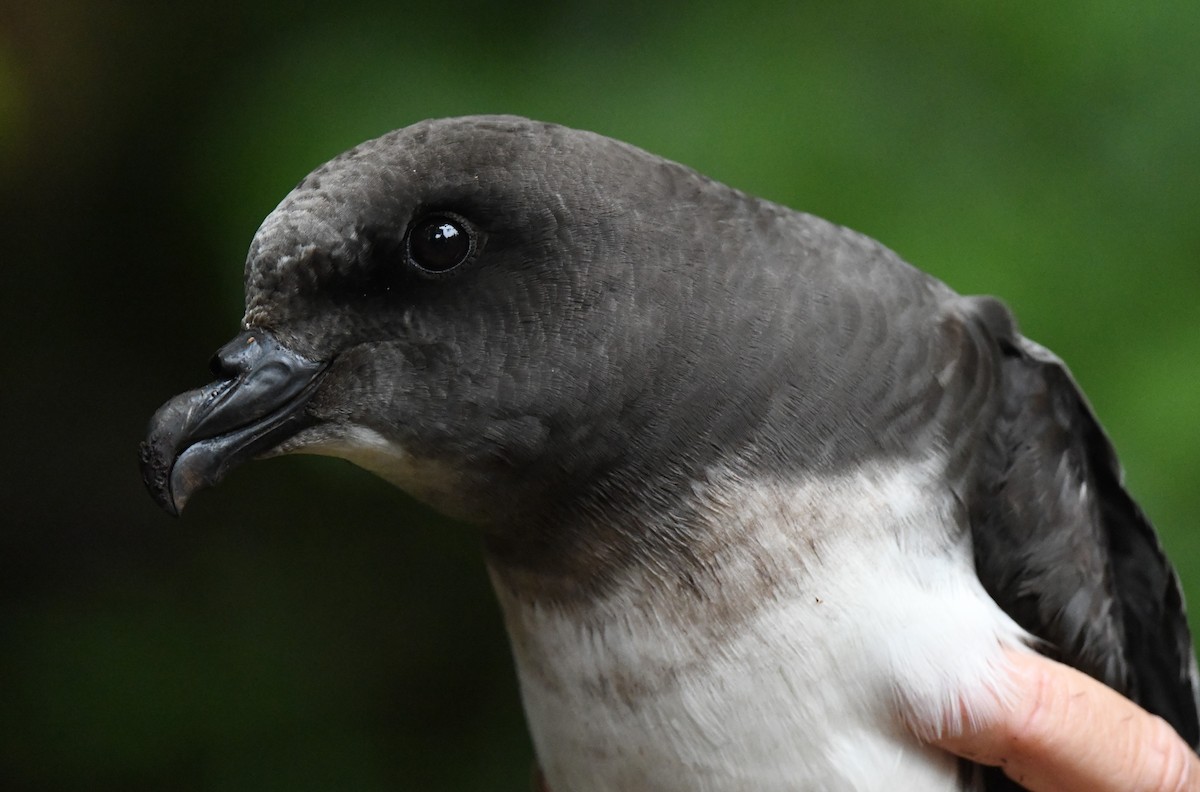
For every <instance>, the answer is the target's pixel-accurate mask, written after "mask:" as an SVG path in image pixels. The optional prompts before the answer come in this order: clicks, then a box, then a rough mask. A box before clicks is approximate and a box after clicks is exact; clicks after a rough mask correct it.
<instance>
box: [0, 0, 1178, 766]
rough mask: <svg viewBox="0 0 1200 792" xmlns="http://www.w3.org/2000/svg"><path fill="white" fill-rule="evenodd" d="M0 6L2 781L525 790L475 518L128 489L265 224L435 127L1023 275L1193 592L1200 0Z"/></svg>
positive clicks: (972, 288)
mask: <svg viewBox="0 0 1200 792" xmlns="http://www.w3.org/2000/svg"><path fill="white" fill-rule="evenodd" d="M0 23H2V25H0V197H2V200H3V212H2V218H3V219H2V220H0V223H3V237H2V239H3V242H2V244H3V247H2V248H0V251H2V252H0V257H2V260H3V273H4V275H3V278H4V279H3V286H2V287H0V300H2V303H0V306H2V308H3V314H2V315H3V322H4V328H3V342H4V350H5V354H4V368H3V371H4V378H3V385H2V386H0V400H2V401H0V405H2V407H3V411H2V415H3V428H4V429H3V430H4V440H5V446H6V448H7V449H8V451H7V453H6V454H5V455H4V471H3V472H4V475H3V476H2V477H0V487H2V488H3V490H2V496H3V506H4V518H3V528H2V529H0V788H3V789H6V790H81V789H87V790H118V789H119V790H142V789H146V790H150V789H154V790H275V789H278V790H330V789H355V790H375V789H379V790H384V789H389V790H395V789H421V790H493V789H514V790H515V789H524V788H526V783H527V778H528V774H529V765H530V748H529V745H528V740H527V738H526V736H525V732H524V727H523V724H522V719H521V714H520V708H519V704H518V701H517V694H516V690H515V683H514V678H513V673H512V671H511V669H510V664H509V658H508V650H507V647H506V645H505V641H504V636H503V632H502V628H501V625H500V622H499V617H498V613H497V610H496V608H495V606H494V605H493V603H492V600H491V597H490V592H489V591H488V587H487V582H486V578H485V574H484V569H483V564H482V560H481V557H480V554H479V551H478V542H477V539H476V537H475V536H474V535H472V534H471V532H470V531H468V530H465V529H463V528H460V527H457V526H454V525H452V524H449V523H446V522H444V521H442V520H440V519H438V518H436V517H435V516H434V515H432V514H431V513H429V512H428V511H427V510H425V509H423V508H421V507H419V506H416V505H414V504H413V503H412V502H411V501H410V500H408V499H407V498H406V497H405V496H404V495H402V494H400V493H399V492H397V491H395V490H393V489H391V488H390V487H388V486H387V485H385V484H384V483H382V482H380V481H377V480H376V479H374V478H372V477H371V476H369V475H368V474H366V473H363V472H360V471H357V470H355V469H354V468H352V467H350V466H349V465H346V464H343V463H340V462H338V461H335V460H329V459H303V458H297V459H284V460H276V461H271V462H267V463H258V464H253V465H250V466H248V467H245V468H242V469H240V470H239V471H237V472H236V473H235V474H234V475H233V476H232V478H231V479H230V480H229V481H228V482H226V484H224V485H223V486H222V487H221V488H220V489H219V490H217V491H215V492H211V493H205V494H204V495H201V496H200V497H198V498H197V499H196V500H195V502H194V503H193V504H192V505H191V506H190V507H189V511H188V514H187V516H186V517H184V518H183V519H181V520H179V521H173V520H171V519H170V518H168V517H167V516H165V515H164V514H162V513H160V512H159V511H158V510H157V509H156V508H155V506H154V504H153V503H152V502H151V500H150V498H149V497H147V496H146V494H145V493H144V492H143V489H142V485H141V482H140V480H139V477H138V472H137V464H136V446H137V442H138V441H139V440H140V438H141V436H142V432H143V428H144V426H145V422H146V420H147V419H148V418H149V416H150V414H151V412H152V411H153V410H154V409H155V408H156V407H157V406H158V405H159V404H160V403H161V402H162V401H163V400H165V399H166V398H167V397H169V396H171V395H173V394H175V393H177V392H179V391H181V390H184V389H187V388H191V387H195V386H197V385H199V384H201V383H203V382H205V381H207V379H208V372H207V370H206V367H205V364H206V361H207V359H208V357H209V355H210V354H211V353H212V352H213V351H214V350H215V349H216V348H217V347H218V346H219V345H220V344H222V343H223V342H224V341H225V340H226V339H227V338H228V337H230V336H232V335H233V333H234V332H235V331H236V328H237V322H238V319H239V317H240V315H241V271H242V261H243V258H244V255H245V250H246V247H247V245H248V243H249V241H250V238H251V236H252V234H253V233H254V230H255V228H256V227H257V224H258V223H259V221H260V220H261V219H262V218H263V216H265V215H266V213H267V212H268V211H270V209H271V208H272V207H273V206H274V205H275V203H276V202H277V201H278V200H279V199H280V198H281V197H282V196H283V195H284V194H285V193H286V192H287V191H288V190H289V189H290V188H291V187H292V185H294V184H295V183H296V182H297V181H298V180H299V179H300V178H301V177H302V176H303V175H304V174H305V173H306V172H307V171H308V170H310V169H311V168H312V167H314V166H316V165H317V164H319V163H321V162H322V161H324V160H325V159H327V158H329V157H330V156H332V155H334V154H336V153H338V152H339V151H341V150H343V149H345V148H348V147H350V146H351V145H353V144H355V143H357V142H359V141H361V140H363V139H366V138H369V137H373V136H376V135H378V134H381V133H383V132H385V131H387V130H389V129H392V128H395V127H399V126H403V125H406V124H409V123H411V122H413V121H416V120H419V119H421V118H425V117H430V116H443V115H453V114H462V113H478V112H512V113H519V114H524V115H530V116H534V117H538V118H542V119H545V120H552V121H558V122H561V123H565V124H569V125H572V126H579V127H586V128H589V129H593V130H596V131H598V132H602V133H604V134H608V135H612V136H614V137H618V138H622V139H625V140H628V141H630V142H633V143H635V144H637V145H640V146H642V147H644V148H647V149H650V150H651V151H654V152H657V153H660V154H663V155H665V156H667V157H670V158H673V159H677V160H680V161H682V162H685V163H687V164H689V165H692V166H694V167H696V168H698V169H700V170H701V171H704V172H706V173H708V174H710V175H712V176H715V177H716V178H718V179H721V180H723V181H726V182H728V183H730V184H733V185H735V186H738V187H741V188H744V189H746V190H749V191H751V192H755V193H758V194H761V195H764V196H766V197H769V198H772V199H775V200H778V201H781V202H784V203H787V204H789V205H791V206H794V207H797V208H802V209H805V210H808V211H812V212H814V213H816V214H819V215H822V216H825V217H828V218H830V219H832V220H834V221H836V222H839V223H843V224H846V225H849V226H851V227H854V228H856V229H858V230H861V231H864V232H866V233H868V234H870V235H872V236H874V237H876V238H878V239H880V240H882V241H883V242H885V243H886V244H888V245H889V246H891V247H893V248H894V249H896V250H897V251H899V252H900V253H901V255H903V256H904V257H905V258H907V259H908V260H910V261H912V262H913V263H915V264H917V265H918V266H920V267H922V268H925V269H927V270H929V271H931V272H933V273H935V274H936V275H938V276H939V277H941V278H943V279H944V280H946V281H948V282H949V283H950V284H951V285H952V286H954V287H955V288H957V289H959V290H960V291H964V292H987V293H994V294H998V295H1001V296H1002V297H1004V298H1005V299H1006V300H1007V301H1008V302H1009V303H1010V304H1011V305H1012V306H1013V307H1014V308H1015V309H1016V312H1017V314H1018V316H1019V317H1020V318H1021V320H1022V323H1023V328H1024V330H1025V331H1026V333H1027V334H1028V335H1030V336H1032V337H1033V338H1036V339H1038V340H1040V341H1041V342H1043V343H1045V344H1046V345H1048V346H1050V347H1051V348H1053V349H1055V350H1056V351H1057V352H1058V353H1060V354H1061V355H1062V356H1063V357H1064V358H1065V359H1066V360H1067V361H1068V362H1070V363H1071V365H1072V367H1073V369H1074V371H1075V373H1076V375H1077V377H1078V379H1079V380H1080V382H1081V383H1082V385H1083V386H1084V388H1085V390H1086V391H1087V392H1088V394H1089V395H1090V397H1091V399H1092V401H1093V403H1094V405H1095V407H1096V409H1097V411H1098V412H1099V414H1100V416H1101V417H1102V419H1103V420H1104V422H1105V424H1106V425H1107V427H1108V429H1109V430H1110V432H1111V434H1112V436H1113V438H1114V440H1115V442H1116V445H1117V447H1118V449H1119V450H1120V452H1121V453H1122V457H1123V460H1124V462H1125V465H1126V467H1127V469H1128V476H1129V481H1130V483H1131V486H1132V489H1133V490H1134V492H1135V494H1136V495H1137V496H1138V497H1139V499H1140V500H1141V502H1142V503H1143V505H1144V506H1145V508H1146V509H1147V511H1148V512H1149V514H1150V515H1151V517H1152V519H1154V520H1155V522H1156V523H1157V525H1158V526H1159V528H1160V530H1161V532H1162V535H1163V540H1164V542H1165V544H1166V545H1167V547H1168V550H1169V552H1170V554H1171V555H1172V557H1173V558H1174V559H1175V561H1176V563H1177V564H1178V566H1179V568H1180V571H1181V574H1182V576H1183V578H1184V582H1185V587H1186V588H1187V590H1188V594H1190V596H1191V599H1192V600H1193V601H1195V602H1197V603H1200V530H1197V528H1196V526H1195V520H1194V516H1193V515H1195V514H1196V513H1197V511H1200V487H1198V486H1197V484H1198V481H1200V475H1198V474H1200V316H1198V314H1197V307H1198V300H1197V298H1198V295H1200V291H1198V287H1200V217H1198V215H1200V212H1198V211H1197V210H1198V209H1200V181H1198V180H1197V174H1198V173H1200V6H1197V5H1196V3H1195V0H1175V1H1173V2H1172V1H1170V0H1168V1H1166V2H1157V1H1156V0H1150V2H1146V3H1118V2H1099V1H1089V2H1083V1H1079V0H1074V1H1072V0H1059V2H1055V3H1040V4H1033V3H1020V4H1018V3H1008V2H976V3H961V2H900V1H898V0H874V1H873V2H860V3H832V2H830V3H804V2H775V3H754V2H749V3H739V4H736V5H733V4H730V5H725V4H717V3H702V4H690V5H681V4H671V3H659V4H654V3H646V2H624V3H615V4H601V3H591V2H566V3H548V2H538V1H536V0H533V1H530V0H525V1H523V2H520V3H513V4H510V5H505V4H498V3H484V2H481V1H480V0H460V2H457V3H453V4H437V3H414V4H409V3H403V2H381V1H379V0H342V2H339V3H336V4H316V3H306V4H290V3H283V2H270V1H269V0H268V1H266V2H263V1H260V2H249V3H247V2H232V0H209V1H208V2H204V3H198V2H181V3H158V2H124V3H115V2H95V1H94V0H92V1H85V0H59V1H57V2H43V3H32V2H19V0H6V3H5V5H4V6H3V7H2V8H0ZM1193 624H1197V622H1196V621H1195V619H1193Z"/></svg>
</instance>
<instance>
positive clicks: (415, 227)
mask: <svg viewBox="0 0 1200 792" xmlns="http://www.w3.org/2000/svg"><path fill="white" fill-rule="evenodd" d="M405 245H406V250H407V252H408V260H409V261H410V262H412V264H413V266H415V267H417V268H418V269H422V270H425V271H426V272H433V273H440V272H448V271H450V270H452V269H454V268H455V267H457V266H458V265H459V264H462V263H463V262H464V261H466V260H467V259H468V258H470V256H471V253H473V252H474V251H475V235H474V231H473V230H472V228H471V226H470V224H469V223H467V221H466V220H463V219H462V218H461V217H458V216H456V215H452V214H447V213H437V214H431V215H426V216H425V217H422V218H420V219H419V220H417V221H416V222H415V223H413V224H412V226H411V227H410V228H409V230H408V236H407V237H406V242H405Z"/></svg>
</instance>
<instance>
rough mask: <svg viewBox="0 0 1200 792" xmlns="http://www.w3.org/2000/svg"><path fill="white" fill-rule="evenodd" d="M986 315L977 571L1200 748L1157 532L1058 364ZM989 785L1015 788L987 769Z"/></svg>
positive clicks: (1070, 654) (975, 514) (1030, 623)
mask: <svg viewBox="0 0 1200 792" xmlns="http://www.w3.org/2000/svg"><path fill="white" fill-rule="evenodd" d="M993 305H994V304H993ZM989 310H993V309H989ZM987 324H989V325H991V327H989V330H990V331H991V333H992V335H993V336H994V337H995V341H996V343H997V351H998V353H999V355H1000V365H999V369H1000V383H999V386H1000V389H1001V394H1000V398H999V404H998V413H997V415H996V418H995V421H994V424H993V426H992V431H991V433H990V436H989V438H988V442H987V443H986V450H985V452H984V457H983V459H982V460H980V461H981V465H980V468H979V469H978V474H977V477H976V485H975V487H974V490H973V492H972V494H971V498H970V515H971V527H972V534H973V539H974V543H975V563H976V568H977V570H978V573H979V578H980V580H981V581H982V582H983V584H984V586H985V587H986V588H987V590H988V592H989V593H990V594H991V596H992V597H993V598H994V599H995V600H996V602H997V603H998V604H999V605H1000V606H1001V607H1002V608H1003V609H1004V610H1005V611H1006V612H1007V613H1009V614H1010V615H1011V616H1012V617H1013V618H1014V619H1015V620H1016V621H1017V622H1018V623H1020V624H1021V626H1022V627H1024V628H1025V629H1026V630H1028V631H1029V632H1031V633H1033V634H1034V635H1036V636H1038V637H1039V638H1041V639H1043V640H1044V641H1045V645H1044V646H1042V647H1040V648H1041V650H1042V651H1043V652H1045V653H1046V654H1047V655H1050V656H1052V657H1054V658H1055V659H1057V660H1060V661H1062V662H1064V663H1067V664H1069V665H1072V666H1075V667H1077V668H1079V669H1081V670H1082V671H1084V672H1086V673H1088V674H1090V675H1091V676H1093V677H1095V678H1096V679H1099V680H1101V681H1103V682H1104V683H1106V684H1107V685H1109V686H1110V687H1113V688H1115V689H1116V690H1118V691H1120V692H1122V693H1124V694H1125V695H1126V696H1128V697H1130V698H1132V699H1133V700H1134V701H1136V702H1138V703H1139V704H1140V705H1142V706H1143V707H1145V708H1146V709H1147V710H1149V711H1151V712H1153V713H1156V714H1158V715H1160V716H1162V717H1163V718H1164V719H1165V720H1166V721H1168V722H1169V723H1170V724H1171V725H1172V726H1173V727H1174V728H1175V729H1176V731H1178V732H1179V734H1180V735H1182V736H1183V738H1184V739H1185V740H1186V741H1187V742H1188V743H1189V744H1190V745H1191V746H1192V747H1193V748H1197V749H1198V750H1200V715H1198V710H1200V695H1198V694H1200V682H1198V680H1197V673H1196V660H1195V656H1194V653H1193V647H1192V641H1191V636H1190V634H1189V632H1188V626H1187V622H1186V619H1185V616H1184V607H1183V596H1182V593H1181V590H1180V584H1179V579H1178V577H1177V576H1176V574H1175V571H1174V569H1173V568H1172V567H1171V564H1170V562H1169V561H1168V560H1167V558H1166V556H1165V555H1164V554H1163V550H1162V546H1161V545H1160V544H1159V541H1158V537H1157V535H1156V534H1155V532H1154V528H1153V527H1152V526H1151V525H1150V521H1149V520H1148V519H1147V518H1146V516H1145V514H1143V513H1142V510H1141V509H1140V508H1139V507H1138V505H1137V504H1136V503H1135V502H1134V501H1133V499H1132V498H1131V497H1130V496H1129V493H1128V492H1126V490H1125V488H1124V486H1123V483H1122V472H1121V468H1120V464H1119V463H1118V461H1117V458H1116V454H1115V453H1114V451H1113V448H1112V444H1111V443H1110V442H1109V440H1108V438H1107V436H1106V435H1105V434H1104V430H1103V429H1102V428H1101V427H1100V424H1099V422H1098V421H1097V420H1096V417H1095V415H1094V414H1093V413H1092V410H1091V408H1090V407H1089V405H1088V403H1087V401H1086V399H1085V398H1084V396H1083V394H1082V393H1081V392H1080V390H1079V387H1078V386H1077V385H1076V384H1075V382H1074V380H1073V379H1072V377H1071V374H1070V372H1069V371H1068V370H1067V367H1066V366H1065V365H1064V364H1063V362H1062V361H1061V360H1059V359H1058V358H1057V357H1056V356H1055V355H1054V354H1052V353H1051V352H1049V351H1048V350H1046V349H1044V348H1043V347H1041V346H1039V345H1037V344H1035V343H1033V342H1031V341H1029V340H1028V339H1026V338H1023V337H1021V336H1020V335H1018V334H1017V333H1016V332H1015V331H1012V330H1011V329H1007V328H1004V327H1002V326H1001V327H999V328H998V325H1004V324H1007V323H991V322H988V323H987ZM1001 782H1003V783H1001ZM986 788H987V789H989V790H1001V789H1011V788H1014V787H1013V786H1012V785H1011V782H1007V781H1006V780H1003V779H1000V778H999V773H996V774H995V776H992V774H991V773H989V780H988V783H987V785H986Z"/></svg>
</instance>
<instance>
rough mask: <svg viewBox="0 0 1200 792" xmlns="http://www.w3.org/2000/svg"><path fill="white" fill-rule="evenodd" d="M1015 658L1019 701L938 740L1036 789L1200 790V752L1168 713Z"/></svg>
mask: <svg viewBox="0 0 1200 792" xmlns="http://www.w3.org/2000/svg"><path fill="white" fill-rule="evenodd" d="M1011 660H1012V667H1013V681H1014V686H1013V689H1014V692H1015V693H1016V695H1017V698H1016V700H1015V701H1014V703H1013V706H1011V707H1010V708H1008V709H1007V710H1006V712H1005V713H1004V714H1003V715H1002V716H1001V717H1000V719H999V720H997V721H996V722H993V723H988V724H983V725H982V726H981V727H979V728H975V729H971V730H969V731H968V732H967V733H965V734H962V735H957V736H952V737H943V738H940V739H937V740H935V741H934V744H935V745H938V746H940V747H942V748H944V749H946V750H948V751H951V752H952V753H956V754H958V755H959V756H963V757H966V758H968V759H971V760H973V761H976V762H980V763H981V764H988V765H996V766H999V767H1001V768H1003V770H1004V772H1005V774H1007V775H1008V777H1009V778H1012V779H1013V780H1014V781H1016V782H1017V783H1019V784H1021V785H1022V786H1024V787H1025V788H1027V789H1029V790H1031V791H1032V792H1200V758H1198V757H1197V756H1196V754H1195V753H1194V752H1193V751H1192V750H1191V749H1190V748H1189V747H1188V746H1187V744H1186V743H1185V742H1184V741H1183V739H1182V738H1180V737H1179V735H1177V734H1176V733H1175V731H1174V729H1172V728H1171V727H1170V726H1169V725H1168V724H1167V723H1166V721H1164V720H1163V719H1162V718H1159V717H1157V716H1155V715H1151V714H1150V713H1148V712H1146V711H1145V710H1144V709H1142V708H1141V707H1139V706H1137V705H1136V704H1134V703H1133V702H1131V701H1129V700H1128V699H1126V698H1124V697H1123V696H1121V695H1120V694H1118V693H1116V692H1115V691H1113V690H1112V689H1110V688H1108V687H1105V686H1104V685H1102V684H1100V683H1099V682H1097V681H1095V680H1094V679H1092V678H1091V677H1088V676H1087V675H1085V674H1083V673H1081V672H1079V671H1077V670H1075V669H1073V668H1069V667H1068V666H1065V665H1062V664H1061V663H1056V662H1054V661H1052V660H1048V659H1046V658H1044V657H1041V656H1040V655H1033V654H1029V653H1016V652H1013V653H1011Z"/></svg>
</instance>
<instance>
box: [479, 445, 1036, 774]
mask: <svg viewBox="0 0 1200 792" xmlns="http://www.w3.org/2000/svg"><path fill="white" fill-rule="evenodd" d="M945 480H946V477H945V471H944V467H943V462H942V460H928V461H922V460H912V461H911V462H910V463H908V464H903V465H895V464H890V463H888V464H879V465H867V466H864V467H863V468H862V469H861V470H859V471H856V472H855V473H852V474H846V475H844V476H836V477H814V478H813V479H812V480H809V481H803V482H796V481H774V482H766V481H758V482H748V481H741V480H739V478H738V477H737V476H730V475H729V473H728V471H722V472H716V473H714V474H713V475H712V476H711V477H710V481H709V483H708V484H707V485H705V486H704V487H703V488H702V489H701V491H700V492H699V493H698V494H697V496H696V498H697V506H698V509H699V511H698V513H700V514H702V515H704V518H703V519H705V520H706V521H707V522H708V529H709V532H710V535H712V536H716V537H720V539H721V540H722V541H721V546H720V548H719V549H717V550H716V551H715V553H714V556H713V557H712V558H711V559H710V560H709V563H708V564H707V565H706V568H705V570H704V571H703V572H700V573H698V574H697V576H696V577H695V578H694V579H693V580H692V584H693V587H692V589H691V590H688V591H681V590H680V589H679V588H678V587H677V585H676V582H675V579H674V575H673V574H672V573H670V572H669V571H668V572H664V573H656V571H655V570H653V569H647V570H645V571H644V572H643V573H642V574H641V575H639V576H638V577H637V578H636V579H632V580H630V581H629V582H628V583H627V585H626V586H625V587H623V588H622V589H621V590H619V591H617V592H614V593H613V594H612V595H611V596H609V597H605V598H602V599H599V600H597V601H595V602H593V603H591V604H590V605H589V607H588V608H586V609H582V610H580V609H568V610H564V609H560V608H555V607H553V606H546V605H543V604H540V603H537V602H528V601H525V600H524V599H523V598H522V597H521V595H520V594H519V593H517V592H513V591H512V590H510V589H509V588H508V586H507V585H506V583H505V577H504V575H503V573H497V572H494V573H493V579H494V582H495V585H496V589H497V592H498V594H499V596H500V601H501V605H502V607H503V609H504V612H505V617H506V623H507V625H508V630H509V634H510V636H511V637H512V640H513V647H514V654H515V656H516V660H517V668H518V672H519V674H520V678H521V688H522V693H523V698H524V703H525V708H526V712H527V713H528V715H529V719H530V725H531V729H532V731H533V738H534V743H535V745H536V747H537V751H538V756H539V757H540V761H541V763H542V769H543V771H544V772H545V775H546V779H547V782H548V785H549V788H550V789H567V790H573V792H616V791H617V790H628V789H648V790H663V792H667V791H674V790H679V792H683V791H684V790H696V791H704V792H724V791H725V790H749V789H754V790H764V791H768V790H807V789H842V790H862V791H863V792H867V791H869V790H880V791H881V792H882V790H895V791H896V792H903V791H905V790H913V792H916V791H917V790H958V789H960V775H959V772H958V768H957V765H956V762H955V760H953V759H952V758H951V757H949V756H947V755H946V754H943V753H941V752H940V751H936V750H933V749H930V748H928V747H924V746H922V745H921V744H920V743H919V742H918V741H916V740H914V739H913V736H912V733H913V732H914V731H915V732H917V733H918V734H921V735H923V736H925V737H933V736H935V735H937V734H939V733H941V732H942V731H943V730H945V729H949V730H954V731H957V730H958V729H959V728H961V726H962V724H961V722H960V719H961V718H963V717H965V718H969V719H971V720H972V721H973V722H980V721H982V720H984V719H986V718H988V717H989V716H991V715H992V714H993V713H994V712H995V711H996V707H997V706H999V705H1000V704H1001V702H1002V701H1003V700H1004V699H1005V698H1006V696H1007V695H1008V693H1009V691H1008V690H1007V689H1006V688H1005V687H1004V685H1005V683H1004V673H1005V660H1004V655H1003V651H1002V649H1003V648H1004V647H1008V648H1009V649H1010V650H1015V649H1018V648H1020V647H1022V646H1023V644H1022V641H1023V638H1024V635H1025V634H1024V632H1023V631H1022V630H1021V629H1020V628H1019V627H1018V626H1017V625H1016V624H1015V623H1013V622H1012V620H1011V619H1009V618H1008V617H1007V616H1006V615H1005V614H1004V613H1003V612H1002V611H1001V610H1000V609H999V608H997V607H996V605H995V603H994V602H993V601H992V600H991V599H989V598H988V596H987V595H986V593H985V592H984V591H983V589H982V587H981V586H980V585H979V583H978V581H977V580H976V579H975V578H974V576H973V574H971V566H972V561H971V554H970V546H969V542H966V541H963V540H962V537H963V532H962V531H961V530H960V529H959V527H958V526H955V525H953V522H954V519H955V514H956V510H955V509H954V507H953V504H952V500H953V498H952V496H951V494H950V493H949V492H948V491H947V490H946V488H945V484H944V482H945ZM714 495H715V497H714ZM781 529H782V530H781ZM865 581H869V583H867V584H864V582H865ZM818 725H819V727H818Z"/></svg>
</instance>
